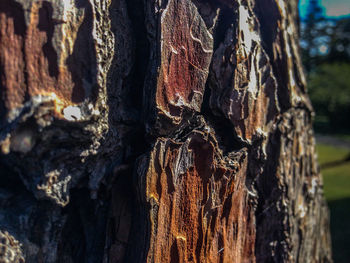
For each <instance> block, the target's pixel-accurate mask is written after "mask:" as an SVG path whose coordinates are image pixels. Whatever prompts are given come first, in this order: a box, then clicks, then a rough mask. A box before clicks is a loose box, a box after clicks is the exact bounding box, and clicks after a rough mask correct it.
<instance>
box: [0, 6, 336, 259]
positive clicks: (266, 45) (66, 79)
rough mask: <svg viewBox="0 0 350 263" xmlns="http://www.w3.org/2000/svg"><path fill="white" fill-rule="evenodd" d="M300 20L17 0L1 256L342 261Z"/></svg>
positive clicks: (1, 133) (259, 9)
mask: <svg viewBox="0 0 350 263" xmlns="http://www.w3.org/2000/svg"><path fill="white" fill-rule="evenodd" d="M297 19H298V13H297V1H296V0H293V1H287V0H278V1H277V0H237V1H229V0H217V1H209V0H208V1H200V0H192V1H191V0H163V1H161V0H157V1H156V0H101V1H99V0H89V1H88V0H85V1H84V0H74V1H73V0H70V1H61V0H47V1H34V0H1V1H0V92H1V104H0V125H1V126H0V129H1V130H0V141H1V156H0V157H1V158H0V166H1V167H0V169H1V177H0V262H29V263H31V262H33V263H34V262H48V263H50V262H93V263H95V262H105V263H107V262H114V263H115V262H149V263H151V262H198V263H199V262H331V261H332V259H331V250H330V235H329V227H328V225H329V221H328V210H327V206H326V204H325V201H324V198H323V193H322V179H321V176H320V172H319V168H318V165H317V162H316V157H315V141H314V136H313V131H312V125H311V120H312V114H313V113H312V107H311V104H310V102H309V99H308V96H307V95H306V88H305V78H304V75H303V71H302V65H301V62H300V55H299V47H298V25H297Z"/></svg>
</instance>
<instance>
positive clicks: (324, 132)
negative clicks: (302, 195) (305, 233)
mask: <svg viewBox="0 0 350 263" xmlns="http://www.w3.org/2000/svg"><path fill="white" fill-rule="evenodd" d="M299 9H300V10H299V11H300V20H301V21H300V29H301V42H300V46H301V48H302V57H303V63H304V68H305V70H306V73H307V78H308V90H309V95H310V98H311V100H312V103H313V106H314V110H315V112H316V116H315V119H314V129H315V132H316V141H317V152H318V161H319V163H320V166H321V172H322V174H323V179H324V192H325V196H326V199H327V202H328V205H329V208H330V212H331V233H332V246H333V258H334V261H335V262H336V263H339V262H350V0H300V2H299Z"/></svg>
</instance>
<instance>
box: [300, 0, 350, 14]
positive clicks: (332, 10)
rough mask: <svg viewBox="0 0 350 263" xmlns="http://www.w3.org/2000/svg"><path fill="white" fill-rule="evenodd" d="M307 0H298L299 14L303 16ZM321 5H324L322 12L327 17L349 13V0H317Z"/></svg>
mask: <svg viewBox="0 0 350 263" xmlns="http://www.w3.org/2000/svg"><path fill="white" fill-rule="evenodd" d="M308 2H309V1H308V0H300V4H299V5H300V15H301V17H304V16H305V13H306V8H307V4H308ZM319 3H320V5H321V6H323V7H324V14H325V15H326V16H328V17H338V16H344V15H350V1H349V0H319Z"/></svg>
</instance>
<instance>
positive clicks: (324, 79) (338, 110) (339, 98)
mask: <svg viewBox="0 0 350 263" xmlns="http://www.w3.org/2000/svg"><path fill="white" fill-rule="evenodd" d="M308 87H309V94H310V98H311V100H312V103H313V106H314V108H315V110H316V114H317V115H318V116H319V117H318V118H317V119H316V120H318V121H319V122H322V117H324V121H325V123H326V124H327V123H328V124H330V126H329V128H330V131H333V132H335V131H338V132H342V130H344V129H346V130H347V129H350V121H348V120H349V116H350V63H331V64H328V63H327V64H321V65H319V66H318V67H317V68H316V69H315V70H314V71H313V72H311V73H310V74H309V82H308ZM339 129H340V130H339Z"/></svg>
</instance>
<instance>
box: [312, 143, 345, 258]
mask: <svg viewBox="0 0 350 263" xmlns="http://www.w3.org/2000/svg"><path fill="white" fill-rule="evenodd" d="M317 153H318V160H319V163H320V165H321V167H322V166H323V167H326V164H330V163H333V165H329V166H328V167H327V168H323V169H322V170H321V172H322V175H323V179H324V193H325V196H326V199H327V202H328V205H329V208H330V213H331V234H332V247H333V258H334V262H335V263H343V262H344V263H345V262H350V250H349V244H350V227H349V222H350V162H349V161H347V162H342V160H344V159H346V157H348V155H349V154H350V151H349V150H345V149H342V148H337V147H333V146H329V145H324V144H319V145H317Z"/></svg>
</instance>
